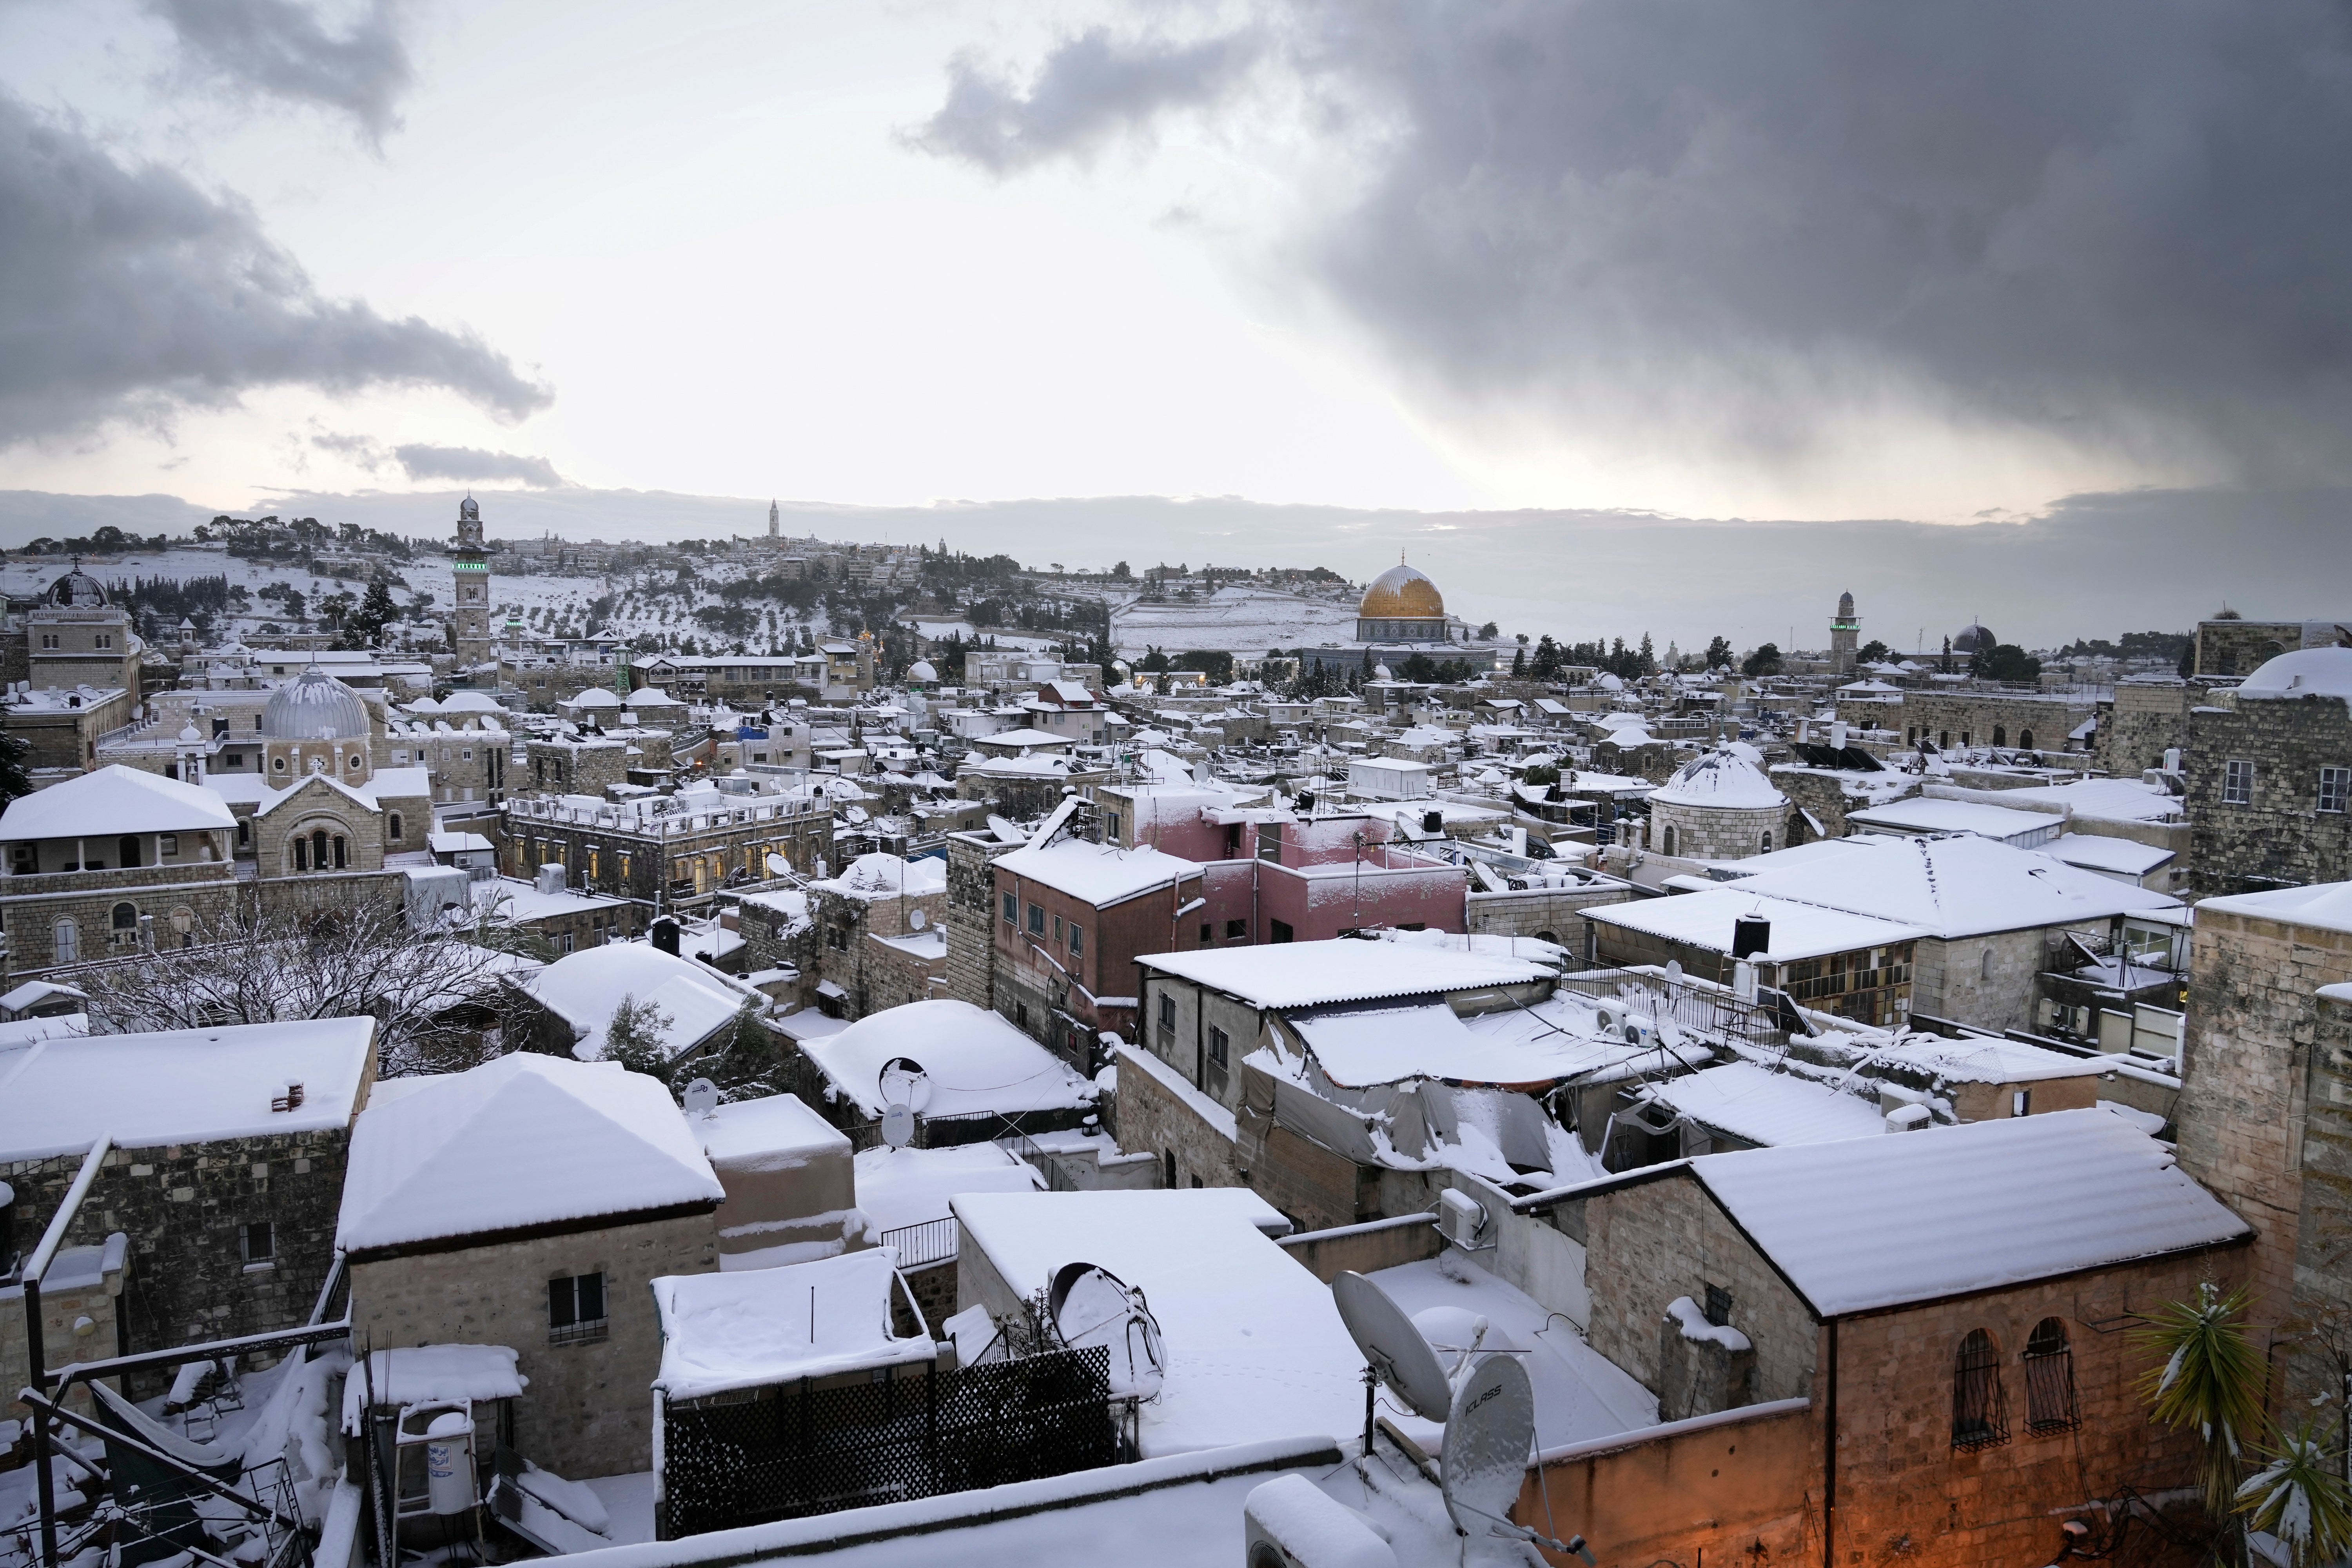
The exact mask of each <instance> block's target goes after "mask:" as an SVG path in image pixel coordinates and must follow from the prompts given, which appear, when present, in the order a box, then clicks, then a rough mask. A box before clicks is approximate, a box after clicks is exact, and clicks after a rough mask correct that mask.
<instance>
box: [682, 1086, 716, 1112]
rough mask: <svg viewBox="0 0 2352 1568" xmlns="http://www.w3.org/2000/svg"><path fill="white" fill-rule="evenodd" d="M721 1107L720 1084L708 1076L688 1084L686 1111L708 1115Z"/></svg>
mask: <svg viewBox="0 0 2352 1568" xmlns="http://www.w3.org/2000/svg"><path fill="white" fill-rule="evenodd" d="M718 1109H719V1086H718V1085H717V1084H715V1083H713V1082H711V1081H710V1080H709V1079H707V1078H698V1079H695V1080H694V1081H693V1082H692V1083H689V1084H688V1085H687V1086H686V1113H687V1114H688V1116H708V1115H709V1114H710V1113H711V1112H712V1111H714V1110H718Z"/></svg>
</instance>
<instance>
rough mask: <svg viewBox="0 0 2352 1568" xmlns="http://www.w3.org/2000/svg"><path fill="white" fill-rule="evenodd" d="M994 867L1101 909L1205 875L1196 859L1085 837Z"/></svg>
mask: <svg viewBox="0 0 2352 1568" xmlns="http://www.w3.org/2000/svg"><path fill="white" fill-rule="evenodd" d="M996 865H997V867H998V868H1000V869H1002V870H1005V871H1009V872H1011V873H1012V874H1013V876H1016V877H1019V878H1021V879H1024V880H1025V881H1032V882H1037V883H1041V884H1043V885H1044V886H1045V887H1048V888H1051V889H1055V891H1056V892H1062V893H1067V894H1068V895H1069V896H1070V897H1072V898H1074V899H1076V900H1079V901H1080V902H1081V903H1087V904H1092V905H1093V906H1095V907H1096V908H1097V909H1102V908H1105V907H1107V906H1108V905H1111V904H1118V903H1124V902H1125V901H1126V900H1129V899H1133V898H1139V897H1141V896H1142V895H1143V894H1145V893H1149V892H1150V891H1152V890H1153V889H1159V888H1172V887H1174V886H1175V885H1176V884H1177V883H1179V882H1181V881H1182V880H1183V879H1186V878H1187V877H1198V876H1199V875H1200V874H1201V868H1200V867H1199V866H1198V865H1197V864H1195V863H1194V862H1192V861H1191V860H1186V859H1183V858H1180V857H1178V856H1174V855H1169V854H1165V853H1162V852H1161V851H1160V850H1158V849H1154V848H1150V847H1148V846H1139V847H1136V848H1133V849H1120V848H1116V847H1111V846H1108V845H1102V844H1090V843H1088V842H1087V841H1086V840H1085V839H1083V838H1063V839H1057V840H1055V842H1054V843H1052V844H1048V845H1046V846H1045V847H1044V848H1042V849H1015V850H1014V851H1013V853H1012V854H1010V855H1006V856H1003V857H1002V858H999V859H998V860H997V861H996Z"/></svg>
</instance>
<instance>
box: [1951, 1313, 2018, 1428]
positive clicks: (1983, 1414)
mask: <svg viewBox="0 0 2352 1568" xmlns="http://www.w3.org/2000/svg"><path fill="white" fill-rule="evenodd" d="M2008 1441H2009V1407H2008V1405H2007V1404H2006V1403H2005V1402H2004V1401H2003V1400H2002V1398H2001V1392H2000V1349H1999V1348H1998V1347H1997V1346H1995V1345H1994V1344H1993V1342H1992V1336H1991V1335H1990V1334H1989V1333H1986V1332H1985V1331H1983V1330H1982V1329H1976V1330H1972V1331H1970V1332H1969V1337H1968V1338H1967V1339H1964V1340H1962V1341H1961V1342H1960V1351H1959V1354H1958V1356H1956V1357H1954V1358H1953V1361H1952V1447H1955V1448H1989V1447H1992V1446H1993V1445H1994V1444H1995V1443H2006V1442H2008Z"/></svg>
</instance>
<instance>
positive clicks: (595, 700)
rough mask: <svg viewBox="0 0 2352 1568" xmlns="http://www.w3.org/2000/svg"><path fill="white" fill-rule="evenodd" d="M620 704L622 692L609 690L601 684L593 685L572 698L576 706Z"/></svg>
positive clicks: (610, 706) (612, 705)
mask: <svg viewBox="0 0 2352 1568" xmlns="http://www.w3.org/2000/svg"><path fill="white" fill-rule="evenodd" d="M620 705H621V695H620V693H619V692H617V691H608V690H606V689H604V687H601V686H592V687H590V688H589V689H587V690H585V691H583V692H582V693H581V694H580V695H579V696H577V697H574V698H573V699H572V707H574V708H618V707H619V706H620Z"/></svg>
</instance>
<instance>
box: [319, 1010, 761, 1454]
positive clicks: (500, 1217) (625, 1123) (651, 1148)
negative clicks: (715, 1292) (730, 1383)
mask: <svg viewBox="0 0 2352 1568" xmlns="http://www.w3.org/2000/svg"><path fill="white" fill-rule="evenodd" d="M394 1082H395V1083H396V1084H397V1085H398V1091H397V1092H396V1093H387V1092H383V1091H379V1093H378V1095H377V1096H376V1099H375V1102H374V1103H373V1104H372V1105H371V1106H370V1107H369V1108H368V1110H366V1111H365V1112H364V1113H363V1114H362V1116H361V1117H360V1119H359V1121H358V1123H357V1125H356V1126H355V1127H354V1128H353V1129H352V1155H351V1173H350V1176H349V1177H348V1179H347V1180H346V1181H345V1183H344V1184H343V1194H342V1206H341V1214H340V1215H339V1216H338V1232H337V1235H338V1242H339V1245H340V1246H341V1247H342V1249H343V1254H344V1258H345V1261H346V1263H347V1265H348V1267H349V1268H350V1272H351V1303H352V1307H351V1310H352V1333H353V1336H354V1338H357V1339H360V1340H361V1341H362V1342H365V1341H367V1340H370V1339H373V1342H375V1343H377V1344H478V1345H503V1346H505V1347H507V1348H509V1349H511V1350H513V1351H514V1352H516V1353H517V1361H518V1364H519V1366H520V1371H521V1373H522V1374H523V1376H524V1377H525V1378H526V1379H528V1383H527V1384H526V1392H525V1393H524V1394H522V1396H521V1397H520V1398H519V1399H518V1400H517V1401H516V1408H515V1433H514V1438H513V1446H514V1447H515V1448H516V1449H517V1451H519V1452H520V1453H522V1454H524V1455H527V1456H528V1457H529V1458H530V1459H531V1460H532V1461H533V1462H534V1463H536V1464H539V1465H541V1466H543V1467H545V1468H548V1469H551V1470H553V1471H555V1472H556V1473H558V1474H560V1475H563V1476H567V1477H572V1478H574V1479H579V1478H584V1477H590V1476H606V1475H620V1474H625V1473H627V1472H630V1471H635V1470H643V1469H645V1468H646V1467H647V1465H648V1464H649V1462H650V1460H651V1442H652V1432H653V1401H652V1396H651V1394H650V1393H649V1392H648V1390H649V1388H650V1385H651V1384H652V1383H653V1379H654V1374H655V1373H656V1370H657V1369H658V1368H659V1366H660V1363H661V1334H660V1328H659V1325H658V1323H657V1321H656V1316H655V1312H654V1307H653V1300H652V1297H651V1294H650V1291H649V1287H650V1286H651V1284H652V1282H653V1281H654V1280H656V1279H662V1278H664V1277H666V1276H670V1275H679V1274H708V1273H712V1272H715V1271H716V1270H717V1269H718V1268H719V1225H718V1220H717V1217H716V1216H717V1211H718V1208H719V1203H720V1202H721V1200H722V1199H723V1198H724V1197H725V1196H726V1190H725V1188H724V1187H723V1186H722V1185H721V1184H720V1183H719V1178H718V1176H717V1175H716V1174H715V1173H713V1172H712V1170H711V1167H710V1161H709V1158H708V1157H707V1156H706V1155H705V1154H704V1153H703V1152H702V1148H701V1145H700V1144H699V1142H698V1141H697V1140H696V1139H695V1137H694V1136H693V1134H692V1133H691V1132H690V1131H689V1130H688V1127H687V1124H686V1119H685V1117H684V1116H683V1115H682V1114H681V1113H680V1112H679V1110H678V1109H677V1103H676V1102H675V1101H673V1100H671V1099H670V1097H669V1094H668V1091H667V1090H666V1089H663V1088H662V1086H661V1085H660V1084H659V1083H657V1082H656V1081H655V1080H654V1079H650V1078H647V1077H646V1076H645V1075H644V1074H642V1073H632V1072H628V1071H625V1069H623V1068H621V1067H619V1066H618V1065H617V1064H611V1063H602V1062H594V1063H592V1062H573V1061H564V1060H560V1059H558V1058H553V1057H548V1056H541V1055H538V1054H536V1053H532V1052H527V1051H526V1052H518V1053H516V1054H514V1055H511V1056H506V1057H500V1058H498V1059H497V1060H495V1061H491V1062H488V1063H485V1064H484V1065H482V1066H480V1067H478V1068H473V1069H472V1070H470V1071H468V1072H463V1073H456V1074H449V1075H445V1076H442V1077H437V1078H424V1079H396V1080H394Z"/></svg>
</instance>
